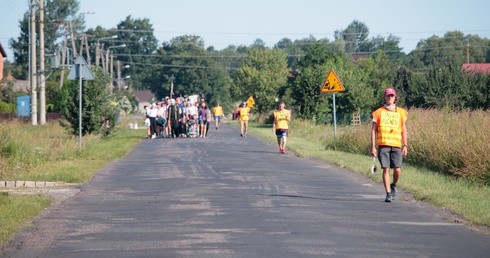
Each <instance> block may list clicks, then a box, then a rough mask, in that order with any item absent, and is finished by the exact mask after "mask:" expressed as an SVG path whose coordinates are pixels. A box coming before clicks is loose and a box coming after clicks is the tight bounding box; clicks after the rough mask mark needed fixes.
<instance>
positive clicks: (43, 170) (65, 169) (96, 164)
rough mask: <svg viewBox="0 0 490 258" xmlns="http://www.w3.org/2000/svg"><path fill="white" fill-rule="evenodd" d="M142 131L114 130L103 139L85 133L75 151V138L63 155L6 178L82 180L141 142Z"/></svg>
mask: <svg viewBox="0 0 490 258" xmlns="http://www.w3.org/2000/svg"><path fill="white" fill-rule="evenodd" d="M143 135H144V133H142V131H141V130H129V129H118V130H117V132H116V133H115V134H114V135H112V136H109V137H107V138H98V137H95V136H85V137H84V139H83V142H82V146H83V148H82V151H79V149H78V147H76V145H77V139H76V138H73V139H72V142H71V143H70V145H72V146H75V148H73V147H69V148H70V150H67V152H70V153H64V155H63V158H61V159H54V160H53V161H49V162H43V163H42V164H39V165H37V166H35V167H33V168H31V169H29V170H26V171H19V172H18V173H16V174H15V175H10V177H9V179H10V180H26V181H27V180H29V181H53V182H58V181H61V182H66V183H83V182H86V181H88V180H89V179H90V178H91V177H92V176H93V175H94V174H95V172H97V170H99V169H100V168H102V167H103V166H105V165H107V163H109V162H112V161H114V160H117V159H119V158H121V157H123V156H125V155H127V154H128V153H129V152H130V151H131V150H132V149H133V147H134V146H135V145H136V144H138V143H139V142H141V140H142V139H143Z"/></svg>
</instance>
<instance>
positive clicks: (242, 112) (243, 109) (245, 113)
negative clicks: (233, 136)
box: [238, 102, 250, 137]
mask: <svg viewBox="0 0 490 258" xmlns="http://www.w3.org/2000/svg"><path fill="white" fill-rule="evenodd" d="M238 117H239V118H240V136H241V137H247V132H248V120H249V118H250V108H249V107H247V103H245V102H243V103H242V104H241V105H240V108H239V113H238Z"/></svg>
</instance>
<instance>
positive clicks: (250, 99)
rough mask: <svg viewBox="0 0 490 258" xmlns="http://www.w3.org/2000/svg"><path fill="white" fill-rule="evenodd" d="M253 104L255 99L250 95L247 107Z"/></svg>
mask: <svg viewBox="0 0 490 258" xmlns="http://www.w3.org/2000/svg"><path fill="white" fill-rule="evenodd" d="M254 105H255V100H254V97H252V96H250V97H248V99H247V107H249V108H251V107H253V106H254Z"/></svg>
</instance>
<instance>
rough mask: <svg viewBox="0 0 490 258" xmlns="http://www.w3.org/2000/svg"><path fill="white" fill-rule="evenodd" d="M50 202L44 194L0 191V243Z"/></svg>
mask: <svg viewBox="0 0 490 258" xmlns="http://www.w3.org/2000/svg"><path fill="white" fill-rule="evenodd" d="M50 204H51V199H50V198H48V197H46V196H38V195H9V194H7V193H0V225H1V226H0V245H1V244H3V243H4V242H5V241H7V240H8V239H10V238H11V237H12V236H13V235H14V234H15V233H16V232H17V231H18V230H19V228H21V227H22V226H24V225H25V224H26V222H29V221H32V219H33V218H34V217H35V216H36V215H37V214H39V213H40V212H41V211H42V210H44V209H45V208H46V207H48V206H49V205H50Z"/></svg>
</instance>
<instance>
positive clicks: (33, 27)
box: [29, 0, 37, 125]
mask: <svg viewBox="0 0 490 258" xmlns="http://www.w3.org/2000/svg"><path fill="white" fill-rule="evenodd" d="M30 7H31V37H30V41H31V42H30V49H31V63H30V66H31V74H30V75H29V76H30V78H31V123H32V125H37V75H36V74H37V69H36V65H37V60H36V55H37V53H36V0H32V1H31V5H30Z"/></svg>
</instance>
